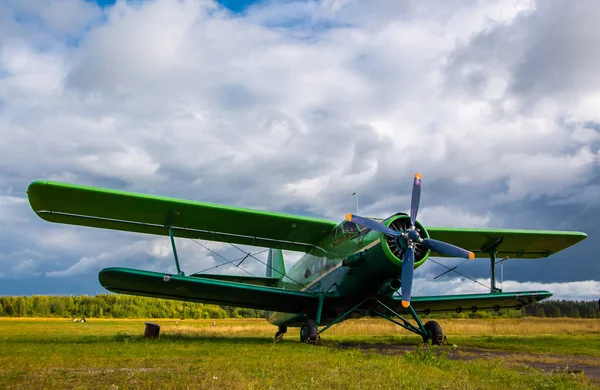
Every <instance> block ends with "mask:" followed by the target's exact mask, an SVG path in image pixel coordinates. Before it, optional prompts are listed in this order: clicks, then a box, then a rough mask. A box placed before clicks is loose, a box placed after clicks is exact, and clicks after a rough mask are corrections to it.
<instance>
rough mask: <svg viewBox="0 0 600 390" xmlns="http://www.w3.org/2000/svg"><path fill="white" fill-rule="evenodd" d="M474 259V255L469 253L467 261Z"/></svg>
mask: <svg viewBox="0 0 600 390" xmlns="http://www.w3.org/2000/svg"><path fill="white" fill-rule="evenodd" d="M474 258H475V253H473V252H469V260H473V259H474Z"/></svg>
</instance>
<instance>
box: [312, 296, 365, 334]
mask: <svg viewBox="0 0 600 390" xmlns="http://www.w3.org/2000/svg"><path fill="white" fill-rule="evenodd" d="M369 299H371V297H367V298H365V299H363V300H362V301H360V302H359V303H357V304H356V305H354V306H352V308H350V310H348V311H346V312H345V313H344V314H342V315H341V316H339V317H337V318H335V319H334V320H332V321H331V322H329V324H328V325H327V326H326V327H324V328H323V329H321V330H320V331H319V334H321V333H323V332H325V331H326V330H327V329H329V328H331V327H332V326H333V325H335V324H337V323H338V322H341V321H343V320H344V319H345V318H346V317H348V315H350V313H352V312H353V311H354V310H356V309H358V308H359V307H361V306H362V305H363V304H364V303H365V302H366V301H368V300H369Z"/></svg>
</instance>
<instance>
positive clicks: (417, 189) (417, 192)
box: [410, 173, 421, 226]
mask: <svg viewBox="0 0 600 390" xmlns="http://www.w3.org/2000/svg"><path fill="white" fill-rule="evenodd" d="M420 202H421V174H420V173H417V174H415V180H414V182H413V188H412V196H411V199H410V226H415V221H416V220H417V213H418V212H419V203H420Z"/></svg>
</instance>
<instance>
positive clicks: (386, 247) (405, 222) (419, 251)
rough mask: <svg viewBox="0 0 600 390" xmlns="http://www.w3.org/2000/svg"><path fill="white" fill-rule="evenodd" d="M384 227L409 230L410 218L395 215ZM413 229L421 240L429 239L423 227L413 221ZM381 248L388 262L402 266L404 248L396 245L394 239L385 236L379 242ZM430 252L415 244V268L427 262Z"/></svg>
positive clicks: (403, 215)
mask: <svg viewBox="0 0 600 390" xmlns="http://www.w3.org/2000/svg"><path fill="white" fill-rule="evenodd" d="M384 225H386V226H388V227H389V228H391V229H394V230H399V231H403V230H406V229H409V228H410V217H409V216H408V215H406V214H397V215H395V216H393V217H391V218H389V219H388V220H387V221H385V222H384ZM415 227H416V229H417V230H418V231H419V235H420V236H421V238H429V233H428V232H427V229H425V227H424V226H423V225H421V223H420V222H419V221H415ZM381 246H382V248H383V252H384V253H385V254H386V256H387V257H388V258H390V260H392V261H393V262H395V263H396V264H398V265H402V257H403V256H404V251H405V250H406V248H403V247H402V246H400V245H398V241H397V240H396V237H392V236H388V235H386V236H385V240H382V241H381ZM430 252H431V251H430V250H429V249H425V248H424V247H423V245H422V244H419V243H417V244H416V245H415V268H417V267H418V266H420V265H421V264H423V263H424V262H425V260H427V257H429V254H430Z"/></svg>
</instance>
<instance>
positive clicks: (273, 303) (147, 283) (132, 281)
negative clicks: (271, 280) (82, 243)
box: [98, 268, 319, 313]
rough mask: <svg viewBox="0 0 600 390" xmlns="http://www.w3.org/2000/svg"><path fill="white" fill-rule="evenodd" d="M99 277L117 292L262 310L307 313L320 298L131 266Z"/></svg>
mask: <svg viewBox="0 0 600 390" xmlns="http://www.w3.org/2000/svg"><path fill="white" fill-rule="evenodd" d="M98 279H99V281H100V284H101V285H102V286H103V287H104V288H106V289H107V290H109V291H112V292H116V293H123V294H130V295H141V296H147V297H155V298H165V299H176V300H182V301H191V302H201V303H211V304H217V305H226V306H236V307H247V308H250V309H259V310H270V311H282V312H290V313H304V312H306V311H307V310H308V309H312V308H316V307H317V305H318V302H319V299H318V297H317V295H315V294H314V293H308V292H303V291H293V290H284V289H281V288H276V287H265V286H257V285H251V284H244V283H236V282H230V281H225V280H214V279H206V278H201V277H190V276H179V275H170V274H165V273H159V272H150V271H141V270H135V269H130V268H105V269H103V270H102V271H100V274H99V275H98ZM313 310H314V309H313Z"/></svg>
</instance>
